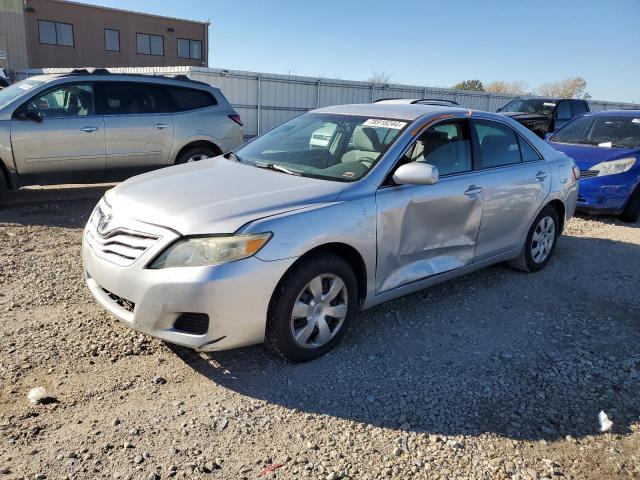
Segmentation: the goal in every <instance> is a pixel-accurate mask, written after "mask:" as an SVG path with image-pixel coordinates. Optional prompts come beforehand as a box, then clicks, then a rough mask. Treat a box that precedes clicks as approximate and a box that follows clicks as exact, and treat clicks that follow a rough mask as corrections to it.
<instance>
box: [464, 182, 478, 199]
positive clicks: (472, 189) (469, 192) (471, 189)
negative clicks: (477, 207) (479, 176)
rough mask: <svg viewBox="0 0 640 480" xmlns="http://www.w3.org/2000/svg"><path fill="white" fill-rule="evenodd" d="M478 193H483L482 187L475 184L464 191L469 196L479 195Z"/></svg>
mask: <svg viewBox="0 0 640 480" xmlns="http://www.w3.org/2000/svg"><path fill="white" fill-rule="evenodd" d="M478 193H482V187H476V186H475V185H471V186H470V187H469V188H467V189H466V190H465V192H464V194H465V195H467V196H469V197H470V196H472V195H477V194H478Z"/></svg>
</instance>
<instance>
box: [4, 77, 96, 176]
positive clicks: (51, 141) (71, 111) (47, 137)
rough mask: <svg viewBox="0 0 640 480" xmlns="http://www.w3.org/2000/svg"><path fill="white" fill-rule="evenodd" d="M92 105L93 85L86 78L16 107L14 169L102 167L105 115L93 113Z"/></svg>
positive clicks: (54, 170) (43, 170)
mask: <svg viewBox="0 0 640 480" xmlns="http://www.w3.org/2000/svg"><path fill="white" fill-rule="evenodd" d="M95 104H96V99H95V94H94V88H93V84H91V83H86V82H85V83H67V84H64V85H58V86H56V87H55V88H53V89H51V90H48V91H45V92H42V93H38V94H37V95H35V96H34V97H32V98H31V99H30V100H29V101H28V102H26V103H25V104H23V105H22V106H21V107H19V108H18V109H17V110H16V112H15V113H14V115H13V118H12V120H11V146H12V149H13V155H14V158H15V161H16V166H17V168H18V172H20V173H21V174H30V173H31V174H35V173H57V172H72V171H73V172H77V171H83V170H88V171H91V170H104V169H105V168H106V155H105V129H104V119H103V117H102V116H101V115H96V114H95V111H96V110H95ZM24 113H29V114H30V117H31V118H30V117H29V116H25V115H24ZM37 116H39V117H40V119H41V121H36V120H34V119H33V118H35V117H37Z"/></svg>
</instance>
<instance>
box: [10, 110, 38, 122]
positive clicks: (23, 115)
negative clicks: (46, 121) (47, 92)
mask: <svg viewBox="0 0 640 480" xmlns="http://www.w3.org/2000/svg"><path fill="white" fill-rule="evenodd" d="M16 119H17V120H32V121H34V122H37V123H40V122H42V114H41V113H40V112H39V111H37V110H23V111H22V112H20V113H18V114H17V115H16Z"/></svg>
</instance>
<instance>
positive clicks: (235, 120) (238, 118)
mask: <svg viewBox="0 0 640 480" xmlns="http://www.w3.org/2000/svg"><path fill="white" fill-rule="evenodd" d="M229 118H230V119H231V120H233V121H234V122H236V123H237V124H238V125H240V126H241V127H244V125H243V123H242V118H240V115H229Z"/></svg>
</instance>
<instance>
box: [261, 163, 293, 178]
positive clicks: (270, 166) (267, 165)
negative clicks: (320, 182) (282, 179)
mask: <svg viewBox="0 0 640 480" xmlns="http://www.w3.org/2000/svg"><path fill="white" fill-rule="evenodd" d="M254 165H255V166H256V167H258V168H266V169H268V170H275V171H277V172H283V173H287V174H289V175H295V176H296V177H301V176H302V173H300V172H296V171H294V170H289V169H288V168H286V167H283V166H282V165H278V164H277V163H254Z"/></svg>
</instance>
